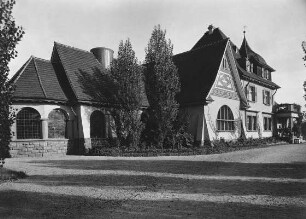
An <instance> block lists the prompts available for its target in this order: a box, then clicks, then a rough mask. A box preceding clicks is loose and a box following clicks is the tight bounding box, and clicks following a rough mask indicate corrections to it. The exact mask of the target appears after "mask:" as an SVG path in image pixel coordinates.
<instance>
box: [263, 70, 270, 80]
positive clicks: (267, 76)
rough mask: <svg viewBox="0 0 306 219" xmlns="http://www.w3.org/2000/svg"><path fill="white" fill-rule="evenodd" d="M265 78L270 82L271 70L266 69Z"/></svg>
mask: <svg viewBox="0 0 306 219" xmlns="http://www.w3.org/2000/svg"><path fill="white" fill-rule="evenodd" d="M263 78H265V79H267V80H270V78H271V77H270V72H269V70H267V69H265V70H264V73H263Z"/></svg>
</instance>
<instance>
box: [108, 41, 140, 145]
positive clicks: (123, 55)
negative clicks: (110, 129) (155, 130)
mask: <svg viewBox="0 0 306 219" xmlns="http://www.w3.org/2000/svg"><path fill="white" fill-rule="evenodd" d="M110 77H111V78H112V80H113V83H114V86H115V89H114V100H113V102H115V103H117V104H118V105H117V107H115V108H113V110H112V111H111V114H112V117H113V118H114V121H115V125H116V134H117V137H118V139H119V141H120V145H122V146H123V145H126V146H128V147H138V146H139V142H140V135H141V132H142V130H143V128H144V125H143V123H142V122H141V116H140V113H141V111H140V110H141V107H142V104H143V90H142V87H143V86H142V85H143V83H144V81H143V69H142V67H141V65H140V64H139V63H138V60H137V58H136V56H135V52H134V50H133V48H132V44H131V42H130V40H129V39H127V40H126V41H125V42H123V41H121V42H120V45H119V50H118V57H117V59H116V60H114V61H113V62H112V64H111V74H110Z"/></svg>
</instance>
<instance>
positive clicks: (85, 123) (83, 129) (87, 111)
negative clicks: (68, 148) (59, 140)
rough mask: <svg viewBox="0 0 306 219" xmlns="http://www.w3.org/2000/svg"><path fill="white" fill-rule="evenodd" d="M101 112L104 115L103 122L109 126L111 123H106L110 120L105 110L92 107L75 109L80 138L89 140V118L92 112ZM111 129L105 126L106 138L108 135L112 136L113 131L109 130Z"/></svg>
mask: <svg viewBox="0 0 306 219" xmlns="http://www.w3.org/2000/svg"><path fill="white" fill-rule="evenodd" d="M96 110H98V111H101V112H102V113H103V114H104V115H105V122H106V124H109V122H111V121H107V120H108V119H111V118H110V116H108V115H109V112H108V109H107V108H98V107H94V106H87V105H80V106H79V107H78V108H77V111H78V115H80V116H79V118H78V120H79V137H80V138H90V116H91V114H92V113H93V112H94V111H96ZM110 129H111V127H110V126H108V125H107V127H106V130H107V136H109V135H110V134H111V135H113V131H112V130H110Z"/></svg>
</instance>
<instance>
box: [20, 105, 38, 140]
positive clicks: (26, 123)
mask: <svg viewBox="0 0 306 219" xmlns="http://www.w3.org/2000/svg"><path fill="white" fill-rule="evenodd" d="M16 123H17V124H16V125H17V139H40V138H41V121H40V114H39V112H37V111H36V110H35V109H32V108H24V109H22V110H21V111H20V112H19V113H18V114H17V120H16Z"/></svg>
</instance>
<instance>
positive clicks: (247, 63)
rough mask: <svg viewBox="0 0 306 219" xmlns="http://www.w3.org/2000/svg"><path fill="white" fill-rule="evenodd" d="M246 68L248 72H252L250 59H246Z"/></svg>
mask: <svg viewBox="0 0 306 219" xmlns="http://www.w3.org/2000/svg"><path fill="white" fill-rule="evenodd" d="M246 70H247V71H248V72H250V70H251V66H250V61H249V60H246Z"/></svg>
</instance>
